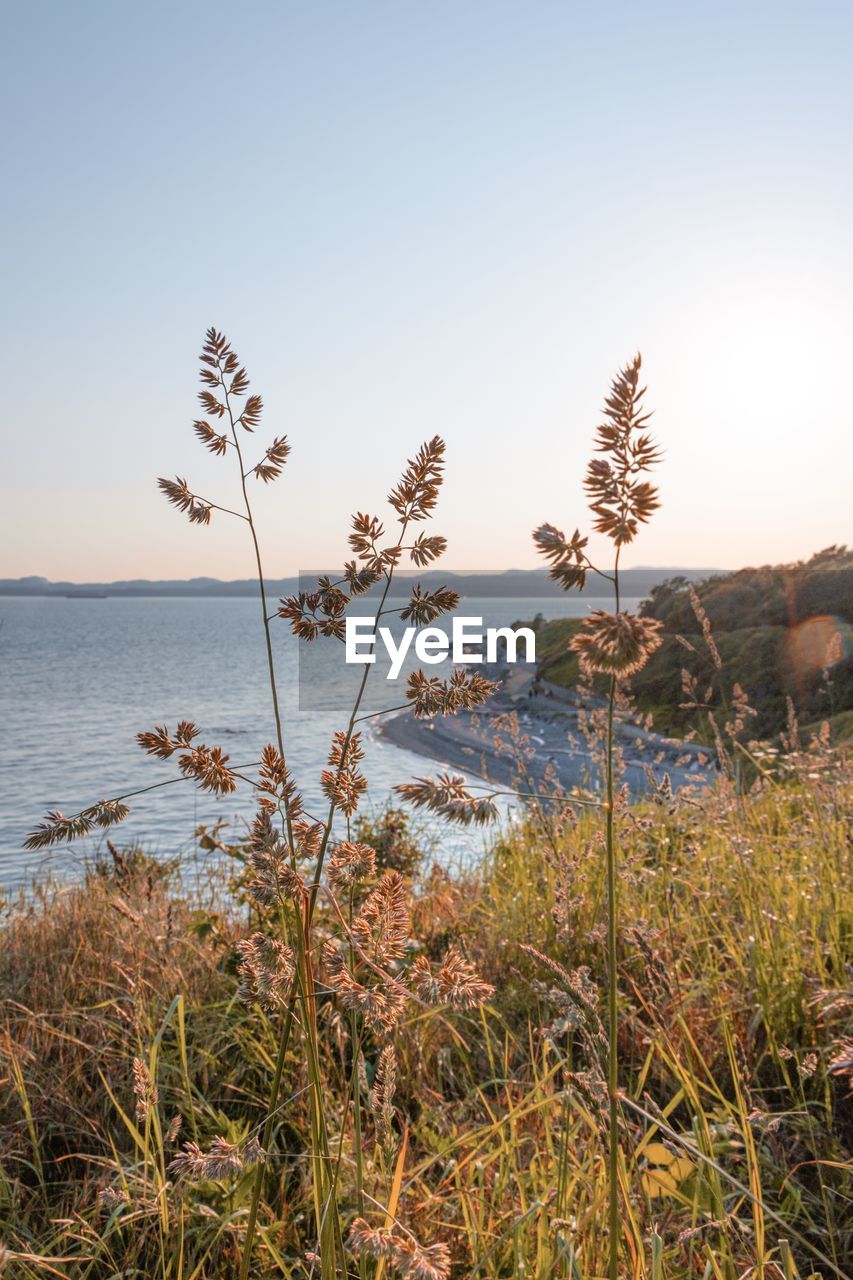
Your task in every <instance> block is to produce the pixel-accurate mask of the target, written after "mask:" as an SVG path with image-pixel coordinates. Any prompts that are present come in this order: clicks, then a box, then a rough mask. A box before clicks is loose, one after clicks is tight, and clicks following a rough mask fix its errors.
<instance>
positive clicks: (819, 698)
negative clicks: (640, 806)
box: [537, 547, 853, 738]
mask: <svg viewBox="0 0 853 1280" xmlns="http://www.w3.org/2000/svg"><path fill="white" fill-rule="evenodd" d="M695 590H696V594H697V596H698V598H699V601H700V602H701V606H702V609H703V610H704V612H705V614H706V615H707V619H708V622H709V623H710V627H711V633H712V636H713V640H714V643H715V644H716V648H717V651H718V652H719V658H720V663H721V665H720V666H719V667H717V665H716V663H715V661H714V658H713V655H712V653H711V651H710V650H709V648H708V646H707V644H706V642H705V640H704V637H703V634H702V625H701V622H700V620H699V618H698V617H697V615H696V613H695V611H694V609H693V605H692V602H691V595H690V584H689V583H688V582H687V581H686V579H684V578H683V577H680V576H676V577H673V578H671V579H669V580H668V581H667V582H665V583H662V584H660V585H659V586H656V587H654V588H653V589H652V591H651V593H650V595H649V597H648V599H647V600H646V601H645V602H644V604H643V606H642V609H641V612H642V613H643V614H644V615H645V616H646V617H652V618H658V619H659V620H660V621H661V622H662V623H663V625H664V632H665V639H664V643H663V645H662V646H661V648H660V649H659V650H658V652H657V653H656V654H654V656H653V657H652V658H651V660H650V661H649V663H648V664H647V666H646V667H645V668H644V669H643V670H642V671H640V672H639V673H638V675H636V676H635V677H634V679H633V681H632V690H633V694H634V697H635V700H636V703H637V706H638V709H639V710H640V711H641V712H643V713H644V714H648V713H651V715H652V716H653V718H654V723H655V728H656V729H658V730H659V731H661V732H671V733H681V732H683V731H684V729H685V728H686V727H687V725H688V723H691V722H692V720H693V717H692V715H691V712H690V711H689V710H688V709H686V708H684V707H682V705H681V704H682V702H683V701H684V694H683V688H682V672H683V671H684V670H687V671H688V672H689V673H690V674H691V675H692V676H695V677H697V679H698V682H699V690H700V694H701V695H702V697H703V699H704V695H705V693H706V691H707V690H708V689H710V691H711V695H712V696H711V699H710V700H711V701H712V702H714V703H716V704H717V705H725V703H726V702H727V701H728V700H729V699H730V698H731V694H732V691H733V688H734V686H735V685H736V684H738V685H740V687H741V689H743V691H744V692H745V693H746V695H747V697H748V699H749V702H750V704H751V706H752V707H753V709H754V710H755V712H756V714H755V716H754V717H752V718H751V719H750V727H749V736H751V737H759V738H772V737H774V736H776V735H777V734H779V733H781V732H782V731H783V730H784V728H785V725H786V722H787V718H788V699H789V698H790V699H791V701H792V703H793V705H794V708H795V711H796V714H797V717H798V720H799V722H800V724H801V725H811V724H813V723H815V722H817V721H821V720H823V719H830V720H831V721H832V723H833V728H834V730H835V733H836V736H848V735H849V733H850V730H851V728H853V553H851V552H850V551H848V549H847V548H846V547H830V548H828V549H827V550H826V551H822V552H819V553H818V554H817V555H814V556H812V558H811V559H810V560H808V561H801V562H799V563H797V564H793V565H775V566H764V567H761V568H755V569H741V570H738V571H737V572H734V573H726V574H715V575H713V576H711V577H708V578H706V579H705V580H704V581H702V582H700V583H697V584H695ZM579 625H580V623H579V621H577V620H565V619H561V620H557V621H553V622H542V623H540V624H539V625H538V627H537V653H538V655H539V668H538V673H539V675H540V676H541V677H543V678H544V679H546V680H548V681H550V682H551V683H553V684H557V685H561V686H565V687H571V686H573V685H575V684H577V682H578V679H579V676H580V672H579V670H578V663H577V659H576V658H575V657H574V655H573V654H571V653H569V652H568V651H567V645H568V642H569V640H570V638H571V636H572V635H573V634H574V632H575V631H576V630H577V628H578V626H579ZM679 636H680V637H682V638H683V641H686V642H687V646H690V647H687V646H686V645H685V644H684V643H683V641H682V640H679V639H678V637H679ZM828 660H829V661H828Z"/></svg>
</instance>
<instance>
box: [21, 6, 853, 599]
mask: <svg viewBox="0 0 853 1280" xmlns="http://www.w3.org/2000/svg"><path fill="white" fill-rule="evenodd" d="M851 61H853V6H850V5H849V4H846V3H821V2H820V0H818V2H817V3H813V4H811V5H808V6H806V5H801V4H796V5H793V4H786V3H779V2H778V0H777V2H776V3H773V4H763V3H744V0H739V2H738V3H728V2H727V0H722V2H720V0H717V2H715V3H697V4H691V5H685V4H684V3H683V0H682V2H681V3H678V4H661V3H654V2H651V3H648V4H645V5H642V6H639V5H636V4H633V3H631V4H607V3H602V4H597V5H590V4H588V3H583V4H581V3H574V2H572V0H563V2H562V3H551V2H550V0H531V2H529V3H520V2H519V3H504V2H503V0H466V3H464V4H459V3H451V2H449V0H430V2H429V3H423V4H415V3H411V2H403V3H400V0H394V2H393V3H392V2H390V0H389V2H385V0H361V2H360V3H349V2H347V3H344V2H343V0H340V2H338V3H332V2H330V0H317V2H316V3H310V4H309V3H307V0H302V3H298V4H296V3H287V2H281V0H279V2H277V3H261V2H259V0H245V2H244V3H242V4H241V5H239V6H236V5H233V4H229V5H225V4H222V3H219V2H218V0H208V2H207V3H205V4H196V3H194V2H191V0H181V3H180V4H174V3H169V4H161V3H155V2H152V3H142V4H137V5H127V4H119V3H115V0H109V2H108V3H100V2H95V0H77V3H75V4H68V3H66V2H65V0H63V2H62V3H44V2H43V0H28V2H27V3H26V4H24V3H21V2H20V0H18V3H14V4H13V3H4V4H3V41H2V48H1V49H0V98H2V102H0V106H2V111H3V119H4V129H3V133H2V140H0V151H2V168H3V174H4V178H5V183H4V186H5V195H4V199H3V201H2V204H0V222H2V234H1V235H0V268H1V269H2V280H3V285H2V290H0V326H2V329H1V330H0V339H1V340H0V360H2V364H3V367H4V369H3V383H4V388H3V414H2V418H3V427H2V431H3V463H4V465H3V468H2V472H0V576H2V577H18V576H24V575H29V574H39V575H43V576H46V577H49V578H52V579H66V580H71V581H109V580H113V579H119V578H136V577H147V578H157V577H167V578H184V577H194V576H201V575H208V576H215V577H220V578H246V577H249V576H251V574H252V569H253V565H252V554H251V547H250V545H249V544H248V542H247V537H246V532H247V531H246V529H245V526H244V525H242V524H238V523H237V522H236V521H234V520H230V519H229V518H228V517H225V516H218V515H216V514H215V518H214V521H213V523H212V525H211V527H210V528H207V529H204V528H198V527H196V526H190V525H189V523H188V522H187V520H186V518H185V517H184V516H181V515H180V514H178V513H176V512H175V511H174V510H173V509H171V508H170V507H168V506H167V505H166V503H165V502H164V500H163V499H162V498H161V496H160V495H159V494H158V492H157V489H156V484H155V477H156V476H158V475H176V474H177V475H180V476H186V477H187V478H188V480H189V482H190V484H191V486H192V487H193V488H195V489H196V490H197V491H199V492H201V493H203V494H205V495H206V496H208V497H210V498H213V499H214V500H215V501H218V502H220V503H221V504H222V505H224V506H231V505H232V504H235V503H236V502H237V501H238V500H239V494H238V492H237V483H238V478H237V476H236V474H235V472H234V469H233V464H232V460H231V458H226V459H224V460H222V461H220V460H218V459H215V458H212V457H210V456H209V455H208V454H207V453H205V451H204V450H203V449H202V448H201V446H200V445H199V444H198V442H197V441H196V440H195V438H194V436H193V434H192V421H193V419H194V418H196V417H197V416H199V413H198V408H197V404H196V399H195V397H196V392H197V390H198V383H197V363H196V362H197V355H198V350H199V348H200V345H201V340H202V337H203V334H204V330H205V329H206V327H207V326H208V325H211V324H213V325H215V326H217V327H218V328H220V329H223V330H224V331H225V332H226V333H227V334H228V335H229V337H230V338H231V340H232V342H233V345H234V347H235V348H236V350H237V351H238V353H239V355H240V357H241V359H242V360H243V361H244V362H245V364H246V366H247V369H248V372H249V375H250V377H251V378H252V384H253V389H254V390H256V391H258V392H259V393H261V394H262V395H263V397H264V401H265V404H266V416H265V421H264V424H263V426H262V428H261V430H260V431H259V432H258V434H257V437H253V438H252V441H251V445H254V444H255V442H256V441H257V452H258V453H260V452H262V451H263V448H264V446H265V443H266V440H267V439H268V438H271V437H272V436H274V435H281V434H287V436H288V437H289V440H290V443H291V445H292V450H293V452H292V454H291V457H290V460H289V462H288V465H287V468H286V471H285V474H284V475H283V476H282V477H281V479H280V480H278V481H277V482H276V483H275V484H273V485H270V486H269V487H268V488H267V489H264V488H263V486H261V485H258V486H257V495H256V496H257V518H258V525H259V529H260V533H261V537H262V540H263V544H264V548H265V559H266V567H267V571H268V573H269V574H270V575H273V576H278V575H284V574H288V573H292V572H297V571H299V570H301V569H311V568H314V567H318V566H325V567H328V566H330V565H334V564H338V563H341V562H342V561H343V559H344V558H346V556H347V546H346V535H347V532H348V520H349V515H350V513H351V512H353V511H355V510H362V511H376V512H377V513H381V512H382V504H383V502H384V497H385V495H386V494H387V492H388V490H389V488H390V487H391V485H392V484H393V483H394V481H395V480H396V478H397V475H398V473H399V471H400V469H401V466H402V464H403V463H404V461H405V459H406V457H407V456H409V455H410V454H411V453H412V452H413V451H414V450H415V449H417V447H418V445H419V444H420V443H421V441H422V440H424V439H426V438H429V437H431V436H432V435H433V434H435V433H436V432H438V433H440V434H441V435H442V436H444V438H445V439H446V441H447V458H448V467H447V481H446V485H445V488H444V490H443V495H442V500H441V504H440V506H439V509H438V514H437V518H436V521H435V532H438V533H442V534H444V535H445V536H446V537H447V538H448V540H449V549H448V553H447V556H446V559H445V563H446V565H447V566H448V567H449V568H454V569H469V570H470V569H497V568H507V567H510V566H517V567H532V566H533V565H534V564H535V563H536V562H537V560H536V555H535V552H534V550H533V546H532V542H531V537H530V532H531V530H532V528H533V527H534V526H536V525H538V524H540V523H542V522H543V521H545V520H547V521H550V522H552V523H554V524H557V525H559V526H560V527H563V528H565V529H566V530H567V532H571V531H572V530H573V529H574V528H575V526H577V525H579V526H581V528H583V527H584V523H585V521H586V520H587V513H586V509H585V506H584V499H583V491H582V485H581V480H582V475H583V471H584V468H585V465H586V461H587V458H588V457H589V455H590V446H591V440H592V436H593V433H594V430H595V427H596V425H597V423H598V421H599V413H598V410H599V406H600V404H601V402H602V399H603V396H604V394H605V392H606V390H607V387H608V384H609V381H610V378H611V377H612V375H613V374H614V373H615V372H616V370H617V369H618V368H619V367H620V365H622V364H624V363H625V361H626V360H627V359H629V358H630V357H631V355H632V354H633V353H634V351H635V350H640V351H642V353H643V359H644V372H645V375H646V380H647V382H648V387H649V391H648V396H647V403H648V405H649V407H651V408H653V409H654V410H655V417H654V420H653V426H654V430H655V433H656V436H657V438H658V440H659V441H660V444H661V445H662V447H663V449H664V450H665V458H664V462H663V464H662V466H661V467H660V469H659V472H658V476H657V481H658V483H659V485H660V488H661V495H662V502H663V506H662V508H661V510H660V511H659V512H657V513H656V514H655V517H654V518H653V521H652V522H651V523H650V524H649V525H648V526H646V527H645V529H644V530H643V532H642V534H641V536H640V537H639V538H638V539H637V541H636V543H635V544H633V545H632V546H631V547H630V548H629V549H628V553H626V556H625V558H624V560H623V563H625V564H628V565H640V564H642V565H669V566H672V565H679V566H694V567H697V566H708V567H723V568H726V567H739V566H742V565H745V564H758V563H768V562H780V561H789V560H795V559H799V558H802V557H807V556H808V555H810V554H811V553H812V552H814V551H816V550H818V549H820V548H822V547H824V546H826V545H828V544H830V543H833V542H839V541H850V540H851V535H853V529H851V519H850V505H851V504H850V500H849V493H850V488H851V484H850V481H851V462H853V457H851V440H853V421H851V419H853V398H851V396H850V393H849V386H850V370H851V355H853V155H852V154H851V152H852V151H853V142H851V139H853V129H851V121H853V78H851V76H850V74H849V70H850V65H851ZM251 445H250V452H251ZM593 546H595V543H594V542H593Z"/></svg>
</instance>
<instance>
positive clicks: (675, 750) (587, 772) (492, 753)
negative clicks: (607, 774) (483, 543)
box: [381, 666, 714, 795]
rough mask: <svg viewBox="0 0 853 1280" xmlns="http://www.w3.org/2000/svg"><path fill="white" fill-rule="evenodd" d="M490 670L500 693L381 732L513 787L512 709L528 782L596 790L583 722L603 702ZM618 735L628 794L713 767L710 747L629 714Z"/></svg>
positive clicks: (694, 781) (405, 719) (512, 672)
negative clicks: (469, 707)
mask: <svg viewBox="0 0 853 1280" xmlns="http://www.w3.org/2000/svg"><path fill="white" fill-rule="evenodd" d="M489 676H490V677H491V678H492V679H495V680H497V681H498V684H499V689H498V692H497V693H496V694H495V695H494V696H493V697H492V698H490V699H489V700H488V702H487V703H486V704H485V705H484V706H483V707H482V708H481V709H478V710H477V711H476V712H471V711H460V712H459V713H457V714H456V715H453V716H443V717H442V716H436V717H434V718H432V719H428V720H426V719H424V720H418V719H415V717H414V716H413V715H412V714H411V712H409V711H403V712H400V713H398V714H397V715H395V716H393V717H391V718H389V719H388V720H387V721H386V722H385V723H384V725H383V727H382V730H381V733H382V736H383V737H385V738H387V739H388V741H390V742H392V743H394V745H395V746H398V747H402V748H404V749H405V750H407V751H411V752H413V753H415V754H416V755H422V756H428V757H430V759H432V760H434V761H436V762H437V763H438V764H441V765H445V766H448V767H450V768H452V769H457V770H461V771H464V772H465V773H469V774H476V775H477V776H478V777H481V778H484V779H486V780H488V781H489V782H493V783H495V784H498V785H500V786H501V787H512V786H513V781H514V779H516V778H517V777H518V773H519V763H518V755H517V752H516V751H514V750H512V749H509V750H508V749H507V746H508V745H510V733H509V727H510V722H509V720H508V717H510V716H511V715H512V714H513V713H514V714H515V716H516V718H517V723H518V729H517V732H518V734H519V735H520V736H521V737H524V738H526V742H525V743H524V747H523V749H524V752H525V753H526V758H525V760H524V767H525V769H526V772H527V775H528V782H532V783H535V784H537V785H538V784H540V783H543V782H544V781H545V780H546V776H550V777H552V778H555V779H556V780H558V781H559V783H560V784H561V786H562V787H563V788H564V789H566V790H569V789H570V788H572V787H582V788H586V789H589V790H596V789H597V788H598V786H599V785H600V775H601V770H600V768H599V767H598V766H597V765H596V763H595V760H594V759H593V757H592V755H591V753H590V749H589V747H588V745H587V741H586V738H585V736H584V732H583V721H584V719H585V718H586V717H589V716H590V715H592V714H594V712H595V711H596V709H599V710H600V709H602V708H603V703H600V702H599V701H598V700H597V699H595V698H593V697H591V696H590V695H588V694H584V693H583V692H580V691H576V690H566V689H562V688H560V687H558V686H557V685H552V684H549V683H548V682H547V681H544V680H537V679H536V678H535V677H534V676H532V675H529V674H528V673H526V672H524V671H520V670H518V669H512V668H508V667H505V666H504V667H499V668H495V669H492V670H490V671H489ZM615 738H616V743H617V745H618V747H619V748H620V750H621V754H622V761H623V772H622V781H623V783H624V784H625V785H626V786H627V787H628V790H629V791H630V792H631V793H632V794H633V795H639V794H642V793H644V792H648V791H651V790H653V789H654V786H655V785H656V784H657V785H660V784H661V783H662V782H663V780H664V777H665V776H668V778H669V781H670V784H671V786H672V787H673V789H675V790H681V789H683V788H685V787H701V786H702V785H703V784H705V783H706V782H707V781H708V780H709V779H710V777H711V776H712V774H713V772H714V765H713V762H712V760H711V757H710V753H709V751H708V749H707V748H704V747H702V746H698V745H697V744H695V743H691V742H684V741H682V740H680V739H677V738H667V737H664V736H662V735H661V734H657V733H654V732H652V731H650V730H647V729H645V728H643V727H641V726H639V725H637V724H634V723H632V722H630V721H626V720H619V721H618V722H617V724H616V726H615Z"/></svg>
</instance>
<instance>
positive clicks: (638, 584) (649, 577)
mask: <svg viewBox="0 0 853 1280" xmlns="http://www.w3.org/2000/svg"><path fill="white" fill-rule="evenodd" d="M321 572H322V570H320V571H317V573H321ZM726 572H727V570H724V569H683V568H676V567H671V568H670V567H662V568H640V569H624V570H623V571H622V573H621V575H620V576H621V581H622V587H623V590H624V592H625V594H626V595H629V596H634V597H642V596H646V595H648V593H649V592H650V591H652V590H653V588H654V587H656V586H659V585H660V584H661V583H662V582H666V581H667V580H668V579H670V578H674V577H684V578H687V579H688V580H689V581H691V582H699V581H701V580H702V579H704V578H708V577H712V576H714V575H715V574H722V573H726ZM317 573H314V572H312V573H311V574H308V573H305V574H302V575H301V576H299V577H297V576H291V577H286V578H268V579H267V581H266V590H267V595H268V596H273V597H276V596H284V595H292V594H294V593H295V592H298V591H304V590H306V589H307V588H308V587H309V585H311V584H312V583H313V581H314V580H315V578H316V576H317ZM333 576H336V574H333ZM416 582H419V583H422V584H423V585H424V586H425V587H429V588H432V589H434V588H435V587H437V586H449V587H451V588H452V589H453V590H454V591H457V592H458V593H459V594H460V595H461V596H463V597H470V598H472V599H477V598H482V599H527V598H530V599H547V598H549V597H553V598H554V599H555V600H559V599H561V598H563V597H564V592H563V591H561V589H560V588H559V587H558V585H557V584H556V583H555V582H553V581H552V580H551V579H550V578H549V576H548V571H547V570H545V569H507V570H498V571H494V572H492V571H490V570H484V571H482V572H474V573H465V572H453V571H452V570H448V571H446V572H444V573H440V572H438V571H435V570H431V571H430V570H427V571H424V572H422V573H417V572H412V573H398V574H397V582H396V585H397V586H398V587H399V594H400V595H401V596H404V595H406V594H407V592H408V590H409V589H410V587H411V586H414V584H415V583H416ZM257 594H258V583H257V579H255V578H247V579H236V580H234V581H231V582H225V581H221V580H220V579H218V578H187V579H160V580H155V579H152V580H151V581H148V580H147V579H143V578H133V579H128V580H127V581H116V582H52V581H50V580H49V579H47V578H38V577H29V578H0V596H5V597H12V596H17V597H20V598H23V597H27V598H39V599H65V598H66V597H75V598H83V597H86V598H88V597H92V596H96V597H98V598H101V597H103V596H107V597H109V598H115V599H128V598H145V599H154V598H164V597H174V598H197V597H213V598H219V599H223V598H229V597H230V598H252V599H254V598H255V597H256V596H257ZM375 594H378V589H374V591H368V592H365V594H364V595H363V596H362V597H360V598H361V599H364V600H369V599H370V598H371V597H372V596H373V595H375ZM575 594H577V595H580V596H584V595H585V596H587V597H589V598H591V599H596V598H600V597H601V595H602V594H603V593H602V592H601V590H600V589H599V588H598V587H597V585H596V584H594V583H589V584H588V585H587V586H586V588H585V589H584V590H583V591H579V592H576V593H575ZM604 594H606V593H604Z"/></svg>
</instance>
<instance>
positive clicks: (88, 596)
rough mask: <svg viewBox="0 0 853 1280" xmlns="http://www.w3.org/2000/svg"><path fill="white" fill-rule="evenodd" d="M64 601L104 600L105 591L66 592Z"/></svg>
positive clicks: (105, 597) (105, 596)
mask: <svg viewBox="0 0 853 1280" xmlns="http://www.w3.org/2000/svg"><path fill="white" fill-rule="evenodd" d="M65 599H66V600H106V599H107V593H106V591H66V592H65Z"/></svg>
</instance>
